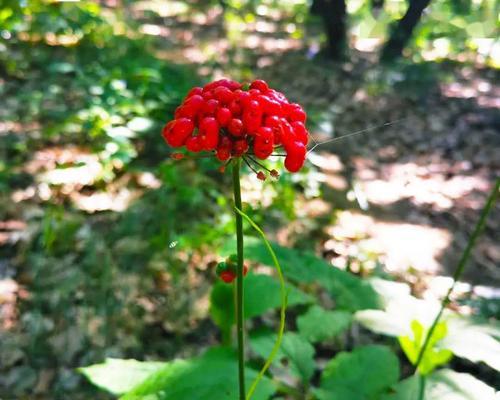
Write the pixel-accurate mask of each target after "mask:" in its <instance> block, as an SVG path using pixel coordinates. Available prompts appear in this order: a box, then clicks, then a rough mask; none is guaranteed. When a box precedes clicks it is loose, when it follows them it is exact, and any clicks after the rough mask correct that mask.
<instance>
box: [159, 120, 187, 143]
mask: <svg viewBox="0 0 500 400" xmlns="http://www.w3.org/2000/svg"><path fill="white" fill-rule="evenodd" d="M193 129H194V124H193V121H191V120H190V119H188V118H179V119H176V120H174V121H172V122H170V123H168V124H167V125H166V126H165V128H163V137H164V138H165V140H166V141H167V143H168V144H169V145H170V146H172V147H181V146H182V145H184V143H185V142H186V139H187V138H188V136H190V135H191V133H193Z"/></svg>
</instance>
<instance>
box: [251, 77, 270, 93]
mask: <svg viewBox="0 0 500 400" xmlns="http://www.w3.org/2000/svg"><path fill="white" fill-rule="evenodd" d="M250 89H257V90H260V91H261V92H267V91H268V90H269V86H267V83H266V82H265V81H263V80H261V79H257V80H255V81H253V82H252V83H251V84H250Z"/></svg>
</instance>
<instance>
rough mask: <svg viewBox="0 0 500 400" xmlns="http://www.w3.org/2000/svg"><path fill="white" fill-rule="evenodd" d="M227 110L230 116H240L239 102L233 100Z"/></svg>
mask: <svg viewBox="0 0 500 400" xmlns="http://www.w3.org/2000/svg"><path fill="white" fill-rule="evenodd" d="M229 110H230V111H231V114H232V115H234V116H235V117H236V116H239V115H240V114H241V111H242V108H241V104H240V101H239V100H233V101H232V102H231V103H230V104H229Z"/></svg>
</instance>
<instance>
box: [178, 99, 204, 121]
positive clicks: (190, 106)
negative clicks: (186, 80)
mask: <svg viewBox="0 0 500 400" xmlns="http://www.w3.org/2000/svg"><path fill="white" fill-rule="evenodd" d="M203 104H205V100H204V99H203V97H201V96H200V95H198V94H195V95H193V96H191V97H190V98H188V99H187V100H186V101H185V102H184V104H183V105H182V115H183V116H185V117H188V118H194V117H195V115H196V114H197V113H198V111H199V110H200V109H201V107H203Z"/></svg>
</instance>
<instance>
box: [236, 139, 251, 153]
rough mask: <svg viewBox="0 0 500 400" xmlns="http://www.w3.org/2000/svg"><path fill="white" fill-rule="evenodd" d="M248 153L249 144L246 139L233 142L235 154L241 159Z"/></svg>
mask: <svg viewBox="0 0 500 400" xmlns="http://www.w3.org/2000/svg"><path fill="white" fill-rule="evenodd" d="M247 151H248V142H247V141H246V140H245V139H238V140H235V141H234V142H233V154H234V155H235V156H236V157H240V156H242V155H243V154H245V153H246V152H247Z"/></svg>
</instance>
